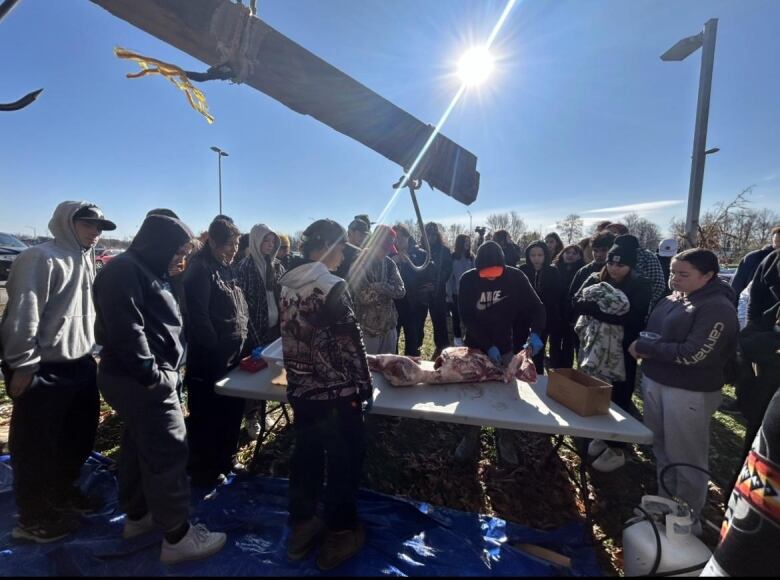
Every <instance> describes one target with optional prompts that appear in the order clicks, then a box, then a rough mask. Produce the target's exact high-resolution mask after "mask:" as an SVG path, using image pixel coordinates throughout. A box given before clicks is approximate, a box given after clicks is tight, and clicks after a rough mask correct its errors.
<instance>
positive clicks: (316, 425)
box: [290, 398, 366, 530]
mask: <svg viewBox="0 0 780 580" xmlns="http://www.w3.org/2000/svg"><path fill="white" fill-rule="evenodd" d="M290 403H291V405H292V409H293V414H294V422H293V428H294V430H295V447H294V449H293V454H292V459H291V461H290V522H291V523H297V522H301V521H305V520H308V519H309V518H311V517H312V516H314V515H315V513H316V509H317V500H318V497H319V496H320V494H321V492H322V486H323V480H324V475H325V472H326V465H327V475H328V481H327V486H326V487H325V490H324V504H325V506H324V507H325V513H324V519H325V523H326V524H327V526H328V528H329V529H331V530H348V529H354V528H355V527H356V526H357V523H358V518H357V494H358V487H359V485H360V476H361V473H362V470H363V458H364V455H365V448H366V441H365V439H366V436H365V426H364V424H363V411H362V409H361V405H360V401H358V400H357V398H355V399H337V400H334V401H307V400H300V399H291V401H290Z"/></svg>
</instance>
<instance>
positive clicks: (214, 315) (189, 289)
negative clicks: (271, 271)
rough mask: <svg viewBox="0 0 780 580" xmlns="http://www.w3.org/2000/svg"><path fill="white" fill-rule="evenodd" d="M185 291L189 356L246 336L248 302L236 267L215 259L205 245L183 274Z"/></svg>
mask: <svg viewBox="0 0 780 580" xmlns="http://www.w3.org/2000/svg"><path fill="white" fill-rule="evenodd" d="M184 291H185V294H186V297H187V332H188V337H189V346H190V350H189V355H193V356H194V357H195V358H198V357H200V356H203V353H204V352H206V353H208V352H214V351H222V349H223V347H225V346H227V345H230V346H231V348H233V346H234V345H235V344H236V343H239V344H240V343H242V342H243V340H244V339H245V338H246V336H247V305H246V300H245V299H244V293H243V292H242V290H241V288H240V287H239V286H238V283H237V280H236V269H235V268H233V267H232V266H225V265H224V264H220V263H219V262H217V260H216V259H214V257H213V256H212V254H211V251H210V249H209V247H208V245H206V246H204V248H203V249H202V250H201V251H200V252H198V254H197V256H196V257H195V258H194V259H193V260H192V261H191V263H190V265H189V267H188V268H187V271H186V272H185V273H184ZM239 350H240V347H239ZM224 354H225V355H227V354H228V353H224ZM189 358H192V357H191V356H190V357H188V359H189ZM223 358H224V357H223ZM215 362H217V361H215ZM188 363H189V360H188Z"/></svg>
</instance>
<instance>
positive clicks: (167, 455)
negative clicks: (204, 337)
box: [94, 215, 226, 564]
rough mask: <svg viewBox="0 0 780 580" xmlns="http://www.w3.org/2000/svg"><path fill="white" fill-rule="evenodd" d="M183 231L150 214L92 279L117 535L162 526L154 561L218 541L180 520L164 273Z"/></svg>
mask: <svg viewBox="0 0 780 580" xmlns="http://www.w3.org/2000/svg"><path fill="white" fill-rule="evenodd" d="M192 238H193V235H192V232H191V231H190V230H189V228H187V226H185V225H184V224H183V223H182V222H181V221H179V220H178V219H175V218H171V217H168V216H162V215H152V216H149V217H147V218H146V219H145V220H144V223H143V224H142V226H141V229H140V230H139V231H138V234H137V235H136V236H135V239H134V240H133V242H132V244H131V245H130V248H129V249H128V250H127V251H126V252H124V253H123V254H121V255H120V256H117V257H116V258H114V259H113V260H111V262H110V263H108V264H107V265H106V267H105V268H104V269H103V271H102V272H101V274H100V276H98V277H97V279H96V280H95V286H94V296H95V310H96V314H97V319H96V325H95V332H96V338H97V342H98V344H100V345H102V346H103V350H102V351H101V360H100V367H99V370H98V377H97V382H98V387H99V388H100V391H101V393H102V394H103V397H104V398H105V400H106V401H107V402H108V404H109V405H111V406H112V407H113V408H114V409H115V410H116V411H117V413H118V414H119V417H120V418H121V419H122V423H123V428H122V441H121V452H120V456H119V475H118V480H119V503H120V507H121V509H122V510H123V511H124V512H125V513H126V514H127V516H126V519H125V525H124V529H123V531H122V536H123V537H124V538H125V539H131V538H134V537H136V536H140V535H141V534H144V533H146V532H151V531H153V530H155V529H158V528H159V529H161V530H162V531H163V533H164V540H163V546H162V552H161V555H160V559H161V560H162V561H163V562H164V563H168V564H172V563H176V562H181V561H184V560H193V559H199V558H204V557H207V556H210V555H212V554H214V553H216V552H218V551H219V550H220V549H222V547H223V546H224V545H225V540H226V536H225V534H223V533H212V532H209V531H208V530H206V529H205V528H204V527H203V526H200V525H196V526H191V525H190V524H189V522H188V516H189V503H190V486H189V480H188V478H187V451H188V450H187V432H186V428H185V425H184V416H183V415H182V410H181V406H180V403H179V397H178V394H177V392H176V385H177V382H178V373H177V368H178V366H179V363H180V361H181V358H182V355H183V352H184V348H183V345H182V341H181V328H182V319H181V314H180V311H179V307H178V304H177V302H176V299H175V298H174V295H173V293H172V291H171V285H170V279H169V272H170V271H171V270H173V269H178V270H183V269H184V264H185V261H186V259H187V256H188V255H189V253H190V252H191V251H192V248H193V240H192Z"/></svg>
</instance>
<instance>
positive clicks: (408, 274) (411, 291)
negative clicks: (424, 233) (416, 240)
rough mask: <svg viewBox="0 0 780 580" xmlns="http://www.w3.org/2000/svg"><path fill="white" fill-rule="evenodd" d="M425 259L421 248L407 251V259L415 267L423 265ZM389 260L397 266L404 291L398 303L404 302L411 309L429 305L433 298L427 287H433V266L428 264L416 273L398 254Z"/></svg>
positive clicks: (431, 291) (430, 290)
mask: <svg viewBox="0 0 780 580" xmlns="http://www.w3.org/2000/svg"><path fill="white" fill-rule="evenodd" d="M425 257H426V253H425V250H423V249H421V248H418V247H416V246H415V247H413V248H411V249H410V250H409V259H410V260H411V261H412V263H413V264H414V265H415V266H422V265H423V264H424V263H425ZM391 259H392V260H393V262H395V264H396V266H398V271H399V272H400V274H401V279H402V280H403V282H404V288H405V289H406V295H405V296H404V297H403V298H402V299H401V300H399V301H398V302H405V303H406V304H407V305H408V306H410V307H412V308H416V307H418V306H422V305H425V306H427V305H429V304H430V303H431V299H432V297H433V290H432V289H431V288H427V286H428V285H433V282H434V268H433V266H432V265H430V264H429V265H428V267H427V268H425V270H423V271H422V272H417V271H416V270H414V269H413V268H412V267H411V266H410V265H409V263H408V262H407V261H406V260H405V259H403V258H401V256H400V255H399V254H394V255H392V256H391Z"/></svg>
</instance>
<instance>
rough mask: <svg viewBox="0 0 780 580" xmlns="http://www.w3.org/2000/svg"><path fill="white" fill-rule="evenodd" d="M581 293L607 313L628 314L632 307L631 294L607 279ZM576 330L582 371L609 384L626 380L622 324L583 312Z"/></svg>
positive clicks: (588, 301) (583, 299)
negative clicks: (627, 293) (629, 298)
mask: <svg viewBox="0 0 780 580" xmlns="http://www.w3.org/2000/svg"><path fill="white" fill-rule="evenodd" d="M578 296H579V298H580V299H581V300H582V301H585V302H587V303H590V304H595V305H596V307H597V308H598V310H599V312H600V313H602V314H605V315H608V316H622V315H625V314H627V313H628V312H629V309H630V307H631V305H630V303H629V300H628V296H626V295H625V294H624V293H623V292H621V291H620V290H618V289H616V288H615V287H614V286H612V285H611V284H608V283H607V282H599V283H598V284H593V285H590V286H587V287H586V288H583V289H582V292H580V293H579V294H578ZM574 331H575V332H576V333H577V336H578V337H579V339H580V352H579V354H578V360H579V364H580V370H581V371H583V372H584V373H586V374H589V375H591V376H594V377H597V378H599V379H601V380H603V381H606V382H608V383H611V382H613V381H624V380H625V379H626V366H625V360H624V358H623V357H624V352H623V338H624V332H623V326H622V325H620V324H615V323H612V322H606V321H604V320H600V319H599V318H598V317H597V316H596V315H595V314H583V315H581V316H580V317H579V318H578V319H577V323H576V324H575V325H574Z"/></svg>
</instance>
